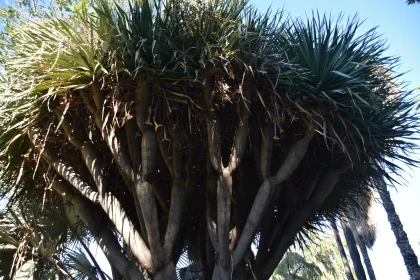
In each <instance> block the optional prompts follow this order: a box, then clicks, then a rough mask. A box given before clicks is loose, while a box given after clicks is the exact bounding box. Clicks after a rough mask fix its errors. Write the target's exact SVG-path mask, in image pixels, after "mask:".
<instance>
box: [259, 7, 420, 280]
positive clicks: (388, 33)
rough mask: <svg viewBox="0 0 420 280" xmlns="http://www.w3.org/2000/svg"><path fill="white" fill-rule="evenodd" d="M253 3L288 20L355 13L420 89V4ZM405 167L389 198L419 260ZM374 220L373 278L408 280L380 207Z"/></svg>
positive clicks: (419, 187) (415, 202)
mask: <svg viewBox="0 0 420 280" xmlns="http://www.w3.org/2000/svg"><path fill="white" fill-rule="evenodd" d="M251 3H253V4H254V5H256V6H257V7H259V8H260V9H261V10H266V9H267V8H268V7H269V6H270V5H271V6H272V8H280V9H281V8H284V10H285V11H286V13H288V14H290V16H292V17H305V16H306V15H311V14H312V11H316V10H318V11H319V12H320V13H321V14H323V13H327V14H329V13H331V14H332V15H338V14H339V13H340V12H342V13H344V14H345V15H350V16H353V15H355V14H356V13H357V14H358V15H359V18H360V19H361V20H365V22H364V24H363V25H362V26H361V31H367V30H369V29H371V28H373V27H376V26H377V27H378V29H377V32H378V33H379V34H382V35H383V38H384V39H386V41H387V44H388V45H389V49H388V50H387V52H386V55H392V56H400V57H401V66H400V68H399V69H398V71H399V72H407V71H410V72H408V73H407V74H406V75H404V77H403V78H404V80H405V81H410V82H411V83H410V85H409V88H411V89H414V88H416V87H420V48H419V47H420V33H419V30H420V4H415V5H410V6H408V5H407V4H406V3H405V0H364V1H363V0H353V1H331V0H330V1H328V0H312V1H311V0H299V1H292V0H289V1H283V2H282V1H275V2H272V1H265V0H264V1H256V0H252V1H251ZM417 143H418V144H420V142H417ZM412 157H414V158H416V159H417V160H420V155H419V154H413V155H412ZM403 169H404V170H406V173H405V174H401V175H402V176H403V178H404V179H405V180H406V182H405V185H404V186H399V187H398V192H396V191H395V190H392V191H391V196H392V200H393V201H394V204H395V208H396V211H397V213H398V214H399V216H400V219H401V221H402V223H403V225H404V229H405V231H406V233H407V235H408V238H409V240H410V243H411V245H412V247H413V249H414V250H415V253H416V254H417V256H420V245H419V244H418V242H419V241H420V226H419V224H418V222H419V219H418V215H419V213H420V169H419V168H416V169H414V170H410V169H408V168H406V167H403ZM400 181H401V180H400ZM373 216H374V217H373V220H374V221H375V222H376V223H377V224H378V230H379V232H378V233H379V234H378V239H377V241H376V244H375V246H374V248H373V251H370V252H369V255H370V257H371V261H372V265H373V268H374V270H375V274H376V278H377V279H381V280H382V279H384V280H388V279H398V280H408V279H409V276H408V274H407V270H406V268H405V265H404V262H403V259H402V257H401V254H400V252H399V249H398V247H397V245H396V243H395V242H396V241H395V237H394V235H393V233H392V231H391V227H390V225H389V223H388V220H387V216H386V213H385V211H384V210H383V207H382V205H380V204H377V205H375V207H374V211H373Z"/></svg>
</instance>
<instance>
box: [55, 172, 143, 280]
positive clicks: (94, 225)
mask: <svg viewBox="0 0 420 280" xmlns="http://www.w3.org/2000/svg"><path fill="white" fill-rule="evenodd" d="M53 189H54V190H55V191H57V192H58V193H59V194H60V195H61V196H63V199H65V200H67V201H69V202H71V203H72V204H73V205H74V206H75V210H76V211H77V212H78V214H79V216H80V218H81V219H82V220H83V221H84V223H85V224H86V226H87V228H88V229H89V231H90V232H91V233H92V234H93V235H94V236H95V239H96V240H97V241H98V244H99V246H100V247H101V249H102V251H103V252H104V254H105V256H106V257H107V258H108V260H109V261H110V262H111V264H112V265H113V266H114V267H115V268H117V270H118V272H119V273H120V274H121V275H123V276H125V277H127V278H128V279H133V280H135V279H144V277H143V275H142V274H141V272H140V270H139V269H138V268H137V267H136V265H135V264H134V263H133V262H130V261H129V260H128V259H127V258H126V256H125V255H124V254H123V253H122V250H121V246H120V245H119V242H118V239H117V238H116V237H115V236H114V235H113V233H112V231H111V230H109V229H108V228H107V227H106V225H101V224H100V223H99V222H98V220H97V218H96V217H95V215H94V212H93V211H92V209H94V208H95V205H94V204H93V203H91V202H90V201H89V200H87V199H86V198H84V197H83V196H81V195H77V194H74V193H73V190H72V189H71V187H69V186H68V185H67V184H66V183H64V182H60V181H57V180H56V181H55V182H54V183H53Z"/></svg>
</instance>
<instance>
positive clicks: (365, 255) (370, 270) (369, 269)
mask: <svg viewBox="0 0 420 280" xmlns="http://www.w3.org/2000/svg"><path fill="white" fill-rule="evenodd" d="M355 238H356V242H357V245H359V249H360V252H361V253H362V256H363V261H364V263H365V267H366V270H367V273H368V275H369V279H370V280H376V276H375V271H374V270H373V266H372V263H371V262H370V257H369V254H368V251H367V247H366V245H365V244H364V243H363V242H362V241H361V240H360V239H359V238H358V237H357V236H356V235H355Z"/></svg>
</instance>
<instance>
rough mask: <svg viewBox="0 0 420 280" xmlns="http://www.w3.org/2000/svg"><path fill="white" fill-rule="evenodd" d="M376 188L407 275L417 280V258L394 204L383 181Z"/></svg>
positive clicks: (418, 273) (419, 277) (418, 269)
mask: <svg viewBox="0 0 420 280" xmlns="http://www.w3.org/2000/svg"><path fill="white" fill-rule="evenodd" d="M378 188H379V195H380V196H381V200H382V203H383V206H384V208H385V211H386V213H387V215H388V221H389V223H390V225H391V229H392V231H393V232H394V235H395V239H396V240H397V245H398V248H399V249H400V252H401V255H402V257H403V259H404V263H405V266H406V267H407V271H408V274H409V275H410V278H411V280H419V279H420V266H419V263H418V259H417V256H416V254H415V253H414V251H413V248H412V247H411V245H410V242H409V241H408V237H407V234H406V233H405V231H404V228H403V225H402V223H401V220H400V218H399V217H398V214H397V212H396V211H395V207H394V203H393V202H392V200H391V195H390V194H389V191H388V190H387V186H386V184H385V182H384V181H383V180H382V182H380V185H379V186H378Z"/></svg>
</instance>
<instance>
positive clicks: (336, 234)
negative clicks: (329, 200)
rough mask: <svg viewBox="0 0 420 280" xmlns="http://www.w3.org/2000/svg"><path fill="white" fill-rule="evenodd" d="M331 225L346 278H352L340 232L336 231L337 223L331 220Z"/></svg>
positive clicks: (350, 279)
mask: <svg viewBox="0 0 420 280" xmlns="http://www.w3.org/2000/svg"><path fill="white" fill-rule="evenodd" d="M331 227H332V229H333V232H334V237H335V241H336V242H337V247H338V251H339V252H340V256H341V261H342V262H343V266H344V271H345V272H346V277H347V280H354V277H353V274H352V272H351V268H350V264H349V260H348V258H347V255H346V251H345V250H344V246H343V242H342V241H341V237H340V233H339V232H338V229H337V225H336V224H335V221H331Z"/></svg>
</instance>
